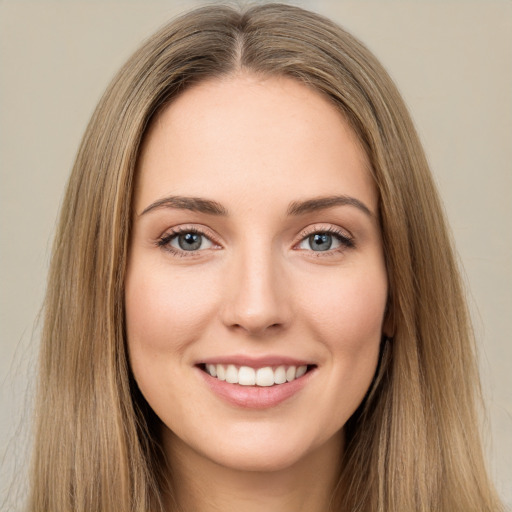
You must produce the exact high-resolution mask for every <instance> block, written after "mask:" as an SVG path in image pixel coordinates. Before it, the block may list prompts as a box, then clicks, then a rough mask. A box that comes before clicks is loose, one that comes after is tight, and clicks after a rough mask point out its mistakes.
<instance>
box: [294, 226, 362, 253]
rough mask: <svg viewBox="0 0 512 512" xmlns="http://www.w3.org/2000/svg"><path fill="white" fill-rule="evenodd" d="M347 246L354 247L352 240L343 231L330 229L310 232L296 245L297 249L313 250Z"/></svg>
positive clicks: (323, 250)
mask: <svg viewBox="0 0 512 512" xmlns="http://www.w3.org/2000/svg"><path fill="white" fill-rule="evenodd" d="M347 247H354V242H353V240H352V239H351V238H350V237H348V236H347V235H345V234H344V233H341V232H338V231H330V230H327V231H316V232H314V233H311V234H310V235H308V236H306V237H305V238H303V239H302V240H301V242H300V243H299V244H298V245H297V248H298V249H303V250H307V251H314V252H326V251H335V250H336V249H343V248H347Z"/></svg>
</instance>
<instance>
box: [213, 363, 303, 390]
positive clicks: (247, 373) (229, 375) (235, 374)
mask: <svg viewBox="0 0 512 512" xmlns="http://www.w3.org/2000/svg"><path fill="white" fill-rule="evenodd" d="M205 369H206V371H207V373H208V374H209V375H211V376H212V377H217V379H219V380H225V381H226V382H229V383H230V384H240V385H241V386H255V385H256V386H263V387H269V386H274V385H275V384H284V383H285V382H291V381H293V380H295V379H298V378H300V377H302V376H303V375H304V374H305V373H306V371H307V369H308V367H307V366H306V365H304V366H298V367H297V366H288V367H286V366H283V365H282V366H278V367H277V368H275V369H273V368H272V367H270V366H265V367H263V368H257V369H255V368H251V367H250V366H241V367H239V368H238V367H237V366H235V365H234V364H228V365H227V366H225V365H223V364H207V365H205Z"/></svg>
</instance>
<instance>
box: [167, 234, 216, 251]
mask: <svg viewBox="0 0 512 512" xmlns="http://www.w3.org/2000/svg"><path fill="white" fill-rule="evenodd" d="M157 245H158V246H159V247H163V248H164V249H166V250H168V251H170V252H173V253H180V254H183V253H184V252H189V253H191V252H198V251H202V250H205V249H211V248H212V247H214V243H213V242H212V241H211V240H210V239H209V238H208V237H207V236H206V235H205V234H204V233H201V232H200V231H198V230H196V229H184V230H175V231H172V232H171V233H167V234H165V235H164V236H163V237H162V238H160V240H158V244H157Z"/></svg>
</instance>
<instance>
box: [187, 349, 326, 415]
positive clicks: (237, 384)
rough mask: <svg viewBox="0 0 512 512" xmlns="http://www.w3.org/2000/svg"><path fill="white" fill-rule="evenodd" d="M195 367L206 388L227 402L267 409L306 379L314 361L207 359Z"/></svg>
mask: <svg viewBox="0 0 512 512" xmlns="http://www.w3.org/2000/svg"><path fill="white" fill-rule="evenodd" d="M196 367H197V368H198V369H199V370H201V371H200V374H201V375H202V377H203V379H204V380H205V382H206V384H207V385H208V386H209V388H210V389H211V390H212V391H213V392H214V393H215V394H216V395H218V396H219V397H220V398H222V399H223V400H225V401H227V402H229V403H230V404H231V405H235V406H237V407H244V408H255V409H261V408H268V407H273V406H276V405H278V404H280V403H281V402H283V401H285V400H287V399H288V398H291V397H292V396H294V395H295V394H296V393H298V392H299V391H300V390H301V389H302V388H303V387H304V386H305V385H306V384H307V382H308V381H309V380H310V377H311V375H312V374H313V373H315V372H314V370H315V369H316V365H315V364H311V363H308V362H307V361H304V360H296V359H291V358H283V357H266V358H256V359H255V358H247V357H229V358H219V359H209V360H207V361H204V362H201V363H198V364H197V365H196Z"/></svg>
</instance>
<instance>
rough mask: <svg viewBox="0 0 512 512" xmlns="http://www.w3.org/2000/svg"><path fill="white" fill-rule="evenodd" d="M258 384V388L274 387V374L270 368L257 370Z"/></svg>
mask: <svg viewBox="0 0 512 512" xmlns="http://www.w3.org/2000/svg"><path fill="white" fill-rule="evenodd" d="M256 384H257V385H258V386H273V385H274V372H273V371H272V368H270V366H266V367H265V368H258V370H256Z"/></svg>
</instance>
